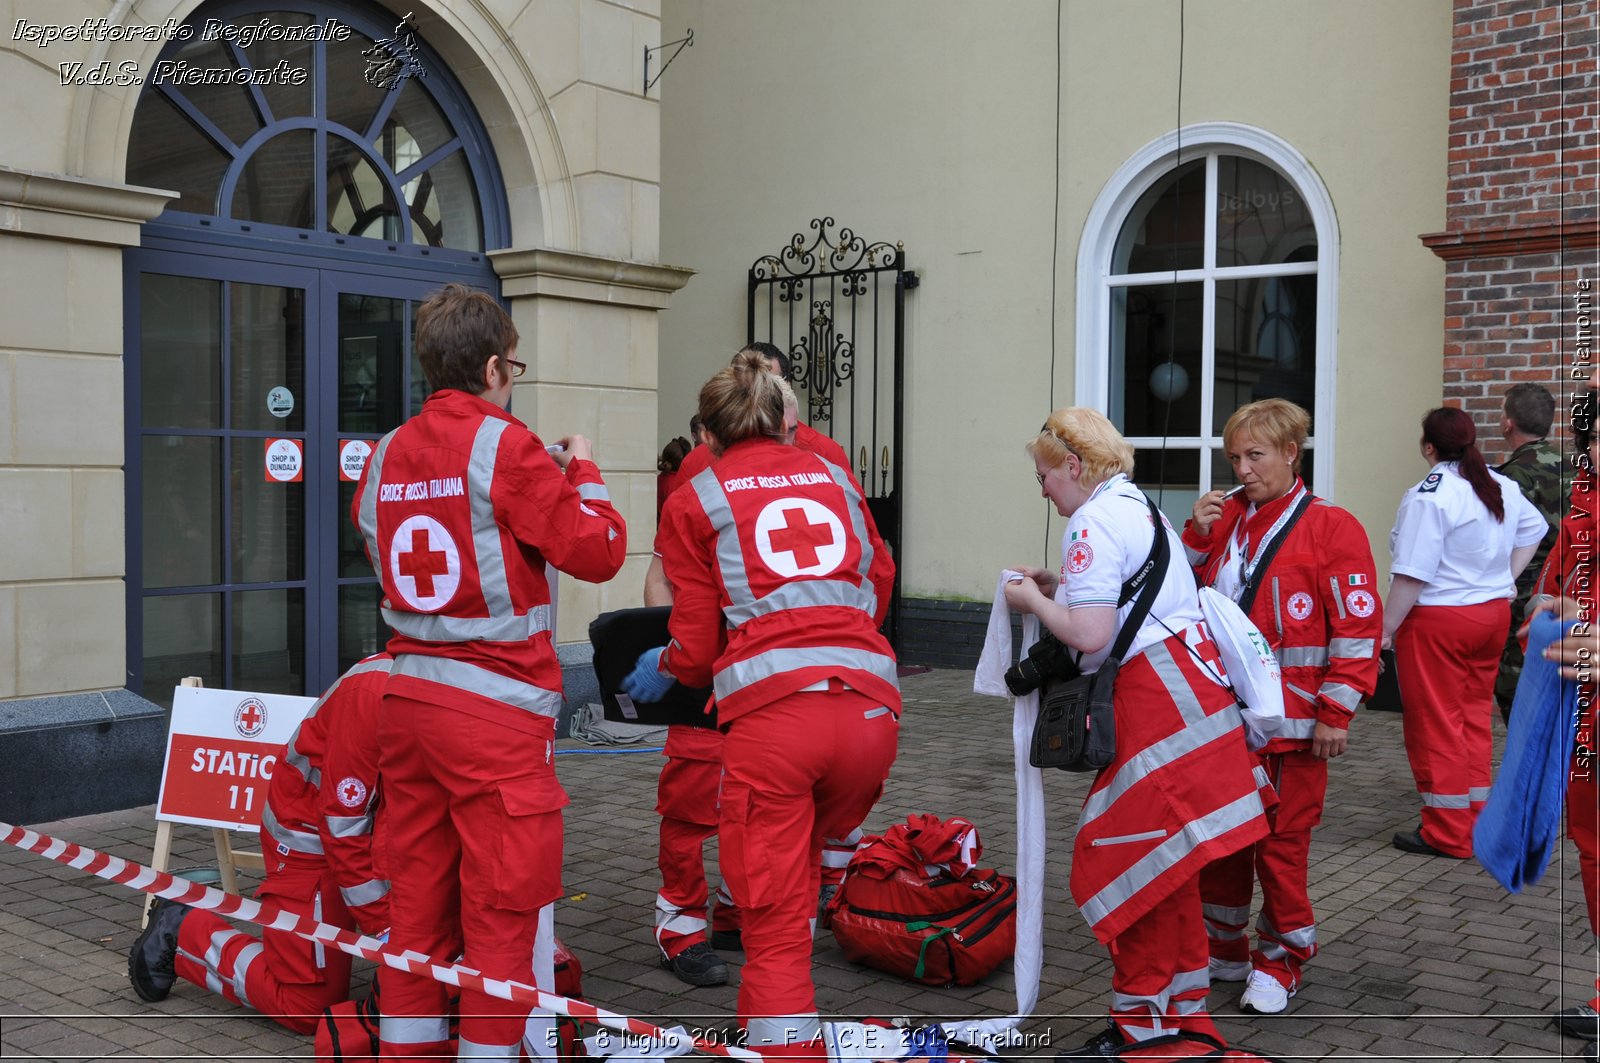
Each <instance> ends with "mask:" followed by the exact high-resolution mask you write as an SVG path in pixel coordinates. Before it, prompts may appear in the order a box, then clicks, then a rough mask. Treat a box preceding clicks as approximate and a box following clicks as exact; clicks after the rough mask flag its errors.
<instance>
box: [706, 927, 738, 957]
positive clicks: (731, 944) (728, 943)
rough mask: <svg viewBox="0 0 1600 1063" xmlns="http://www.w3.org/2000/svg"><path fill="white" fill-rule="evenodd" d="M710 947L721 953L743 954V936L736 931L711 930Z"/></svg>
mask: <svg viewBox="0 0 1600 1063" xmlns="http://www.w3.org/2000/svg"><path fill="white" fill-rule="evenodd" d="M711 947H712V948H714V949H721V950H722V951H723V952H743V951H744V934H743V933H742V932H741V931H738V930H713V931H712V932H711Z"/></svg>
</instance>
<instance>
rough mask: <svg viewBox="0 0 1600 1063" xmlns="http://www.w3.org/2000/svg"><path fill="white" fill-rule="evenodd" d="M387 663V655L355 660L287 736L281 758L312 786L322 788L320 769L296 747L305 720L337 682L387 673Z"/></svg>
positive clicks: (336, 686) (330, 695) (320, 707)
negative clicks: (354, 677)
mask: <svg viewBox="0 0 1600 1063" xmlns="http://www.w3.org/2000/svg"><path fill="white" fill-rule="evenodd" d="M389 663H390V662H389V659H388V658H387V657H380V658H379V659H378V660H375V661H357V662H356V663H355V664H353V665H351V666H350V667H349V668H348V669H346V670H345V673H344V675H341V676H340V677H339V678H338V679H335V680H334V681H333V685H332V686H330V687H329V688H328V689H327V690H324V691H323V692H322V696H321V697H320V698H318V699H317V700H316V702H315V703H314V704H313V705H312V706H311V708H309V709H307V710H306V714H305V716H304V717H303V718H302V719H301V721H300V722H299V723H298V724H297V725H295V729H294V734H292V735H290V736H289V741H288V743H287V745H286V746H285V749H284V754H283V760H284V763H285V764H288V765H290V766H291V767H293V768H294V770H295V771H297V772H299V773H300V777H301V778H302V779H304V780H305V781H306V782H308V783H310V784H311V785H312V786H315V787H316V788H318V789H319V790H320V789H321V788H322V771H321V769H319V768H317V767H316V766H315V765H313V764H312V763H311V758H310V757H307V756H306V755H305V754H304V753H302V752H300V750H299V748H298V746H299V742H300V729H301V728H303V727H304V726H305V725H306V721H307V720H310V719H312V718H313V717H315V716H316V715H317V713H318V712H320V711H321V710H322V706H323V705H325V704H326V703H327V701H328V699H329V698H331V697H333V692H334V691H335V690H338V689H339V684H341V683H343V682H344V681H345V680H346V679H347V678H349V677H350V676H353V675H361V674H363V673H365V672H385V673H387V672H388V671H389Z"/></svg>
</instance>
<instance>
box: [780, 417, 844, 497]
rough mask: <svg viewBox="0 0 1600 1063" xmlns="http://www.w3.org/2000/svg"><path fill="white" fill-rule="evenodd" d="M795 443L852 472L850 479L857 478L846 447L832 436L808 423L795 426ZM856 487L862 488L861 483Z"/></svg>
mask: <svg viewBox="0 0 1600 1063" xmlns="http://www.w3.org/2000/svg"><path fill="white" fill-rule="evenodd" d="M794 445H795V446H797V447H799V448H800V449H801V450H808V451H810V452H811V453H813V454H815V455H816V456H817V457H819V458H821V459H822V460H823V461H831V462H833V464H835V465H837V466H839V468H841V469H843V470H844V471H845V472H847V473H849V474H850V479H852V480H854V479H855V478H856V474H855V470H854V469H852V468H851V467H850V455H848V454H846V453H845V452H844V448H843V447H841V446H840V445H839V444H838V443H836V442H834V440H833V437H832V436H825V435H823V434H822V433H821V432H819V431H817V430H816V429H815V428H812V427H811V426H810V425H808V424H797V425H795V426H794ZM856 489H857V490H860V489H861V484H860V482H859V481H858V482H857V483H856Z"/></svg>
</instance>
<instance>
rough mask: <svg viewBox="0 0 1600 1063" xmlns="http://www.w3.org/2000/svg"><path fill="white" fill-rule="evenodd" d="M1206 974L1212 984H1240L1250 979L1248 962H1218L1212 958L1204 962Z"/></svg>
mask: <svg viewBox="0 0 1600 1063" xmlns="http://www.w3.org/2000/svg"><path fill="white" fill-rule="evenodd" d="M1206 973H1207V974H1209V975H1210V976H1211V980H1212V981H1213V982H1242V981H1244V980H1245V979H1246V978H1249V977H1250V961H1249V960H1219V959H1217V958H1216V957H1215V956H1212V957H1210V958H1209V959H1207V960H1206Z"/></svg>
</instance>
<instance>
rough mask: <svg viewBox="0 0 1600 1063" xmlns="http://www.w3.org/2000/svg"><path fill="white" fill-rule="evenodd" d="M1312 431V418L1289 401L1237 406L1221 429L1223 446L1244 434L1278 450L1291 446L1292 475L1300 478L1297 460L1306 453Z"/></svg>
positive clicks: (1270, 401)
mask: <svg viewBox="0 0 1600 1063" xmlns="http://www.w3.org/2000/svg"><path fill="white" fill-rule="evenodd" d="M1310 431H1311V415H1310V414H1309V413H1307V412H1306V411H1305V410H1304V409H1303V408H1302V407H1300V406H1297V405H1295V404H1294V403H1292V402H1290V401H1289V400H1288V399H1262V400H1260V401H1259V402H1252V403H1249V404H1248V405H1245V406H1240V407H1239V408H1238V409H1237V410H1234V411H1233V416H1232V417H1230V418H1228V423H1227V424H1225V425H1223V426H1222V445H1223V447H1224V448H1227V447H1230V446H1232V445H1233V438H1234V436H1236V435H1239V434H1240V433H1246V434H1248V435H1249V436H1250V438H1251V439H1254V440H1255V441H1256V442H1257V443H1265V444H1267V445H1268V446H1272V447H1277V448H1278V449H1279V450H1280V451H1286V450H1288V449H1289V444H1291V443H1293V444H1294V474H1295V475H1296V476H1299V475H1300V459H1301V458H1302V457H1304V456H1305V452H1306V435H1307V434H1308V433H1309V432H1310Z"/></svg>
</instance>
